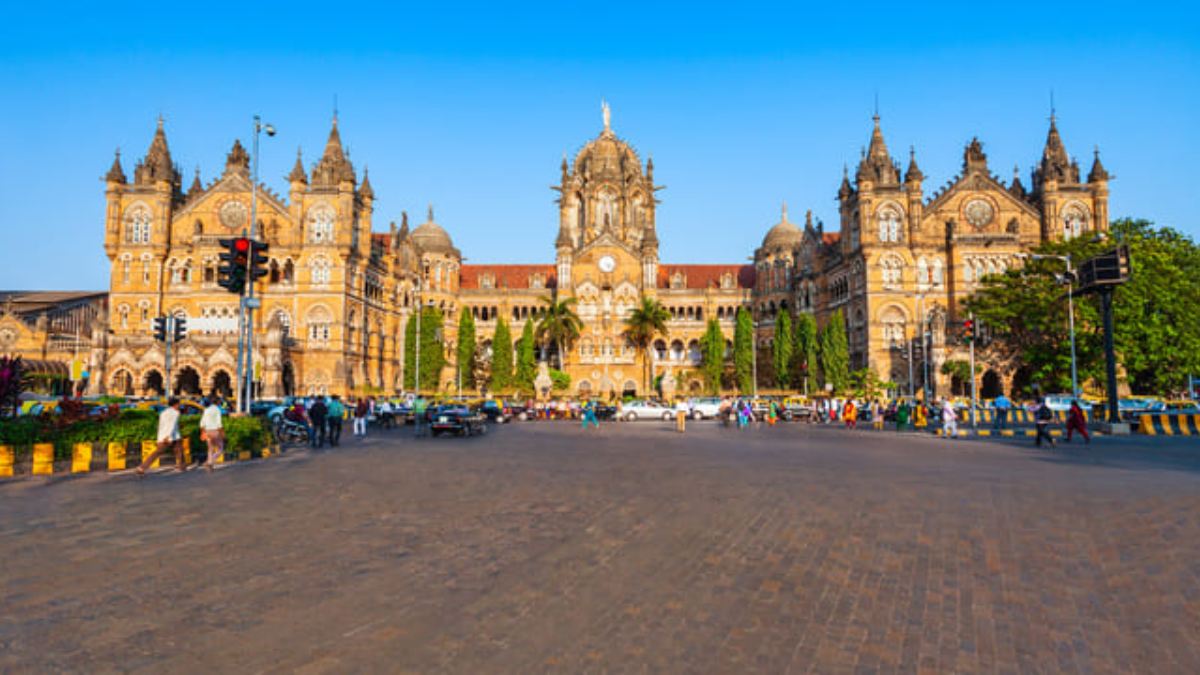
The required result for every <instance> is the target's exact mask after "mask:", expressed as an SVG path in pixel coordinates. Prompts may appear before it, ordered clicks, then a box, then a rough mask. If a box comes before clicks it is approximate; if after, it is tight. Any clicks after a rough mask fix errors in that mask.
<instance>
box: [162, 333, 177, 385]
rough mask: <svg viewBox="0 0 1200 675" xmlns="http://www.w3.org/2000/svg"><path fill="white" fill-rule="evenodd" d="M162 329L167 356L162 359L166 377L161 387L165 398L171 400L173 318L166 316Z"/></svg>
mask: <svg viewBox="0 0 1200 675" xmlns="http://www.w3.org/2000/svg"><path fill="white" fill-rule="evenodd" d="M163 329H164V330H166V332H167V335H166V338H167V340H166V349H167V354H166V356H165V357H164V359H163V361H164V366H165V369H166V371H167V375H166V377H164V378H163V383H164V384H163V387H164V388H165V389H166V391H164V392H163V393H164V394H166V396H167V398H168V399H169V398H171V346H172V343H173V342H174V338H175V317H173V316H167V317H165V318H164V319H163Z"/></svg>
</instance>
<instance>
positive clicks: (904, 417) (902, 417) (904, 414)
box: [896, 401, 912, 431]
mask: <svg viewBox="0 0 1200 675" xmlns="http://www.w3.org/2000/svg"><path fill="white" fill-rule="evenodd" d="M911 412H912V411H911V409H910V408H909V407H908V401H900V405H899V406H897V407H896V431H904V425H905V424H908V416H909V415H910V414H911Z"/></svg>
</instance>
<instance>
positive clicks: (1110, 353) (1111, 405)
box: [1100, 287, 1121, 424]
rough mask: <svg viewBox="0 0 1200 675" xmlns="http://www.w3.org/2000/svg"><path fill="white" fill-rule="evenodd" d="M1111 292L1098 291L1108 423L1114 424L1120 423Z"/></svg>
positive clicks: (1105, 289)
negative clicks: (1101, 317) (1102, 322)
mask: <svg viewBox="0 0 1200 675" xmlns="http://www.w3.org/2000/svg"><path fill="white" fill-rule="evenodd" d="M1112 299H1113V291H1112V288H1111V287H1105V288H1103V289H1102V290H1101V291H1100V304H1101V305H1102V306H1103V308H1104V361H1105V370H1106V374H1107V376H1108V382H1107V385H1108V386H1107V389H1108V421H1109V423H1110V424H1116V423H1117V422H1120V421H1121V416H1120V414H1119V409H1118V407H1117V355H1116V351H1115V349H1114V348H1113V311H1112Z"/></svg>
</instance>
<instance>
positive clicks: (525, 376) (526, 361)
mask: <svg viewBox="0 0 1200 675" xmlns="http://www.w3.org/2000/svg"><path fill="white" fill-rule="evenodd" d="M533 347H534V337H533V319H529V320H527V321H526V322H525V327H524V328H523V329H521V339H520V340H518V341H517V376H516V385H517V387H519V388H520V389H521V391H524V392H527V393H528V392H532V391H533V380H534V378H536V377H537V357H536V356H535V355H534V351H533Z"/></svg>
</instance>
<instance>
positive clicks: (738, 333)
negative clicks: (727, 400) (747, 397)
mask: <svg viewBox="0 0 1200 675" xmlns="http://www.w3.org/2000/svg"><path fill="white" fill-rule="evenodd" d="M733 372H734V378H735V379H736V381H737V387H738V391H739V392H740V393H743V394H748V393H750V392H752V391H754V382H753V381H752V379H753V377H754V319H752V318H750V310H748V309H746V308H745V307H739V308H738V311H737V321H736V322H735V323H734V327H733Z"/></svg>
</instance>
